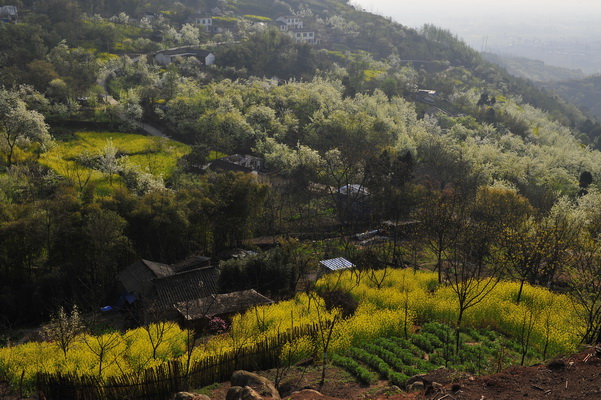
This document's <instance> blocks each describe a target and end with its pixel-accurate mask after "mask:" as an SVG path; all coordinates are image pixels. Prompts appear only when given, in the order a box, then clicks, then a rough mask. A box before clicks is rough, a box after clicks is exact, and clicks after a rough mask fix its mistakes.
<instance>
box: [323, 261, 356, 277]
mask: <svg viewBox="0 0 601 400" xmlns="http://www.w3.org/2000/svg"><path fill="white" fill-rule="evenodd" d="M319 266H320V267H321V268H320V272H321V273H322V274H323V273H328V272H333V271H343V270H345V269H351V268H355V264H353V263H352V262H350V261H349V260H347V259H346V258H344V257H338V258H330V259H329V260H321V261H320V262H319Z"/></svg>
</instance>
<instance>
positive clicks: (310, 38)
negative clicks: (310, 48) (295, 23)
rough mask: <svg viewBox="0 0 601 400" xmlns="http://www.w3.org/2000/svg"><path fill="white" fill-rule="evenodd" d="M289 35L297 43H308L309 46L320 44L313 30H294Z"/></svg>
mask: <svg viewBox="0 0 601 400" xmlns="http://www.w3.org/2000/svg"><path fill="white" fill-rule="evenodd" d="M288 33H289V34H290V35H291V36H292V37H293V38H294V40H295V41H296V42H306V43H309V44H317V42H318V39H317V35H316V34H315V31H313V30H311V29H292V30H290V31H288Z"/></svg>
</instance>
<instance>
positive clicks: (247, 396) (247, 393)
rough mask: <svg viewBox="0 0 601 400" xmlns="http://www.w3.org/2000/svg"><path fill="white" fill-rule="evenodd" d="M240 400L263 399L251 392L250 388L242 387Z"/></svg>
mask: <svg viewBox="0 0 601 400" xmlns="http://www.w3.org/2000/svg"><path fill="white" fill-rule="evenodd" d="M240 400H263V397H261V395H260V394H259V393H257V392H255V391H254V390H253V388H251V387H250V386H244V388H242V397H240Z"/></svg>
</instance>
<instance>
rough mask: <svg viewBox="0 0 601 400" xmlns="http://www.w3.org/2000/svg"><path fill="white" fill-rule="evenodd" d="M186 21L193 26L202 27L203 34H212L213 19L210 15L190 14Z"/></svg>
mask: <svg viewBox="0 0 601 400" xmlns="http://www.w3.org/2000/svg"><path fill="white" fill-rule="evenodd" d="M188 20H190V21H191V22H192V23H193V24H196V25H200V26H202V27H203V28H204V31H205V32H213V17H212V16H211V14H207V13H202V14H192V15H190V17H189V19H188Z"/></svg>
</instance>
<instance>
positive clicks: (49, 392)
mask: <svg viewBox="0 0 601 400" xmlns="http://www.w3.org/2000/svg"><path fill="white" fill-rule="evenodd" d="M318 329H319V327H318V325H316V324H313V325H306V326H303V327H299V328H295V329H293V330H291V331H287V332H285V333H281V334H279V335H278V336H275V337H271V338H267V339H265V340H264V341H262V342H259V343H256V344H255V345H253V346H248V347H242V348H240V349H236V350H234V351H230V352H226V353H222V354H220V355H216V356H211V357H207V358H204V359H203V360H201V361H198V362H193V363H192V364H191V365H190V368H189V370H188V371H187V373H186V363H185V362H182V361H171V362H167V363H165V364H163V365H160V366H158V367H155V368H150V369H147V370H145V371H144V372H143V373H141V374H134V373H130V374H124V375H120V376H115V377H110V378H108V379H106V380H105V381H103V380H101V379H99V378H98V377H95V376H88V375H74V374H39V375H38V380H37V388H38V392H39V393H40V398H41V399H44V398H45V399H46V400H105V399H107V400H126V399H127V400H165V399H168V398H169V397H170V396H171V395H172V394H173V393H175V392H178V391H182V390H186V389H188V388H200V387H203V386H207V385H210V384H212V383H214V382H224V381H226V380H228V379H229V378H230V377H231V376H232V373H233V372H234V371H236V370H239V369H246V370H265V369H269V368H275V367H277V366H278V364H279V362H280V353H281V350H282V346H284V344H286V343H289V342H291V341H293V340H295V339H297V338H299V337H303V336H309V335H310V336H315V335H316V334H317V331H318ZM42 396H44V397H42Z"/></svg>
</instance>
